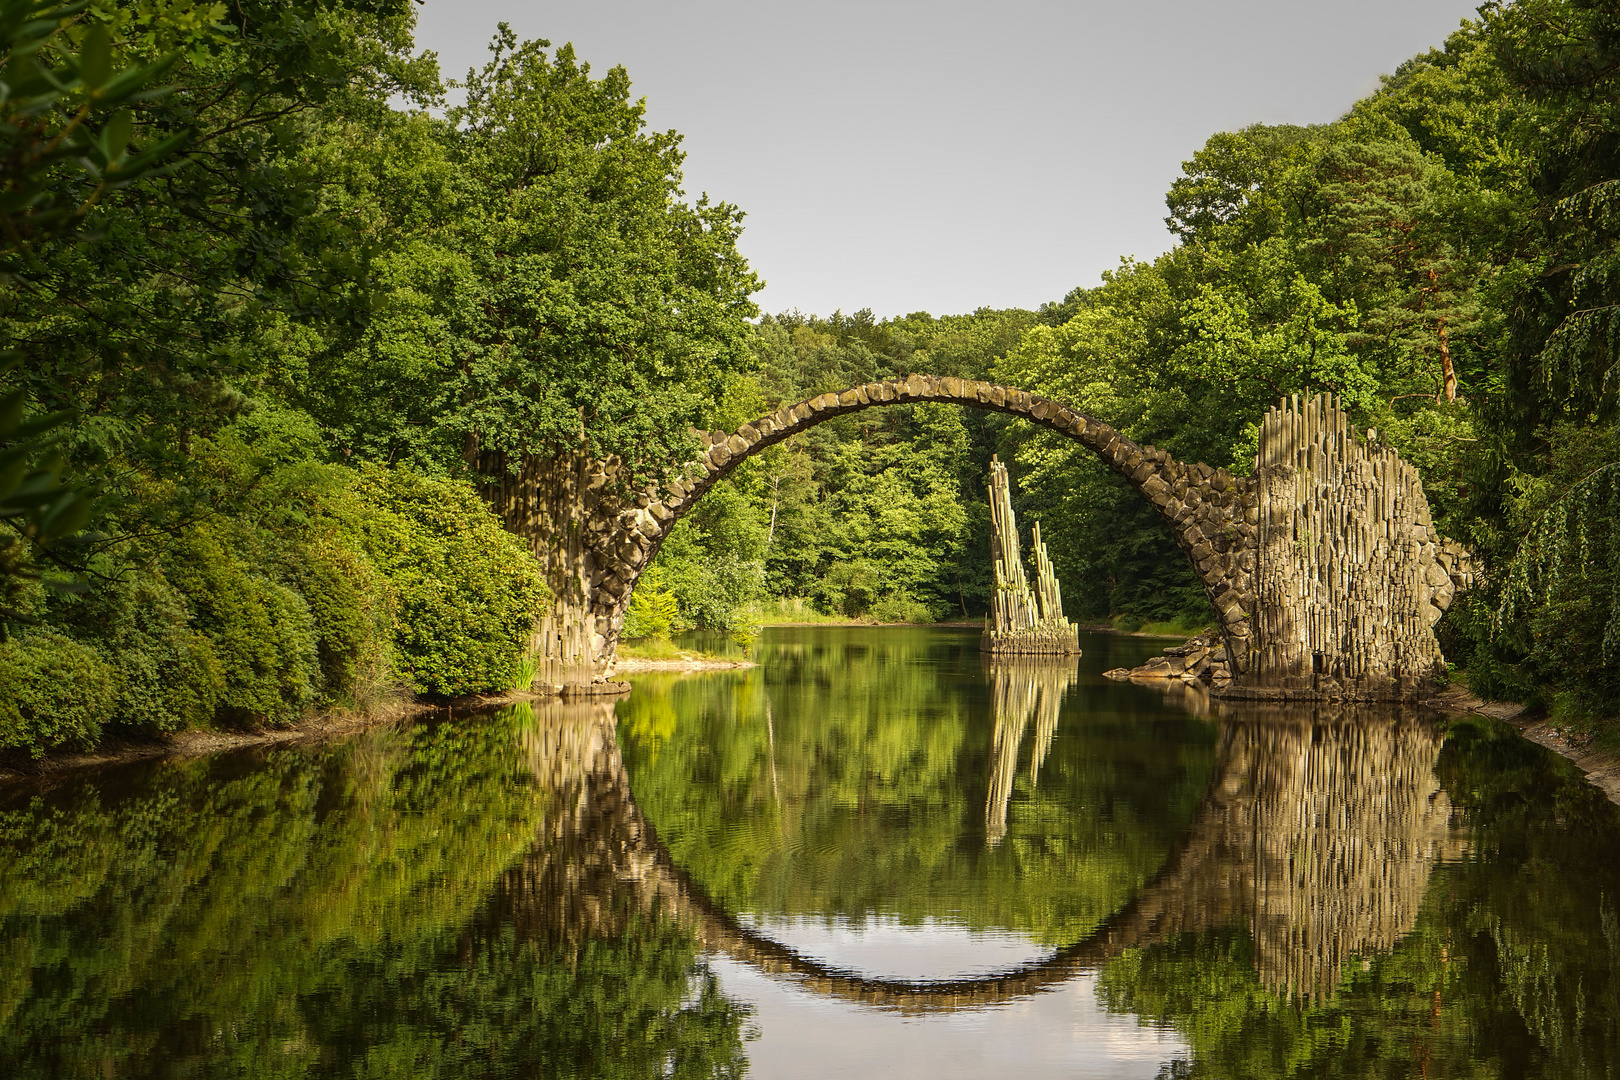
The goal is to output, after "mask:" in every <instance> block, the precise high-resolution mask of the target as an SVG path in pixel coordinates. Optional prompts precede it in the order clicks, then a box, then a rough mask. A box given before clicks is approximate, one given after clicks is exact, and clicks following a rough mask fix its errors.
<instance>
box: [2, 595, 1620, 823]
mask: <svg viewBox="0 0 1620 1080" xmlns="http://www.w3.org/2000/svg"><path fill="white" fill-rule="evenodd" d="M772 625H775V626H825V625H843V626H870V627H879V626H908V625H923V624H912V623H843V624H828V623H773V624H772ZM927 625H934V626H951V625H955V626H972V625H977V624H976V623H955V624H952V623H932V624H927ZM1081 629H1083V630H1090V631H1093V632H1099V633H1111V634H1119V635H1120V636H1128V637H1159V636H1161V635H1157V634H1152V635H1149V634H1142V633H1140V632H1135V631H1125V630H1114V629H1112V628H1110V627H1105V626H1082V627H1081ZM758 666H759V665H758V664H757V663H756V662H754V661H752V660H737V659H728V658H724V657H715V656H708V657H703V656H683V657H680V658H677V659H669V660H653V659H643V658H638V657H625V658H622V659H620V660H617V661H615V662H614V664H613V665H612V666H611V667H610V668H609V670H608V678H609V679H612V678H614V677H615V676H618V675H626V674H642V673H657V672H675V673H679V674H692V673H697V672H704V671H746V670H749V669H752V668H756V667H758ZM558 697H559V695H557V694H555V693H533V692H524V691H510V692H507V693H503V694H487V695H471V696H468V697H461V698H455V699H453V700H451V701H448V702H442V703H434V702H426V701H416V700H409V699H405V698H402V697H395V698H392V699H388V700H385V701H383V702H382V703H380V704H379V705H377V706H376V707H375V708H372V709H368V710H366V711H364V712H338V713H325V714H322V715H319V716H312V717H307V718H305V719H303V720H299V721H296V722H294V723H292V724H288V725H286V726H285V727H273V728H249V729H240V730H230V729H223V730H222V729H193V730H187V731H178V732H175V733H173V734H171V735H163V736H158V737H156V738H152V739H110V740H108V741H106V742H104V743H102V744H101V745H100V746H98V747H96V748H95V749H94V750H76V751H72V752H69V753H54V754H46V755H45V756H43V757H41V758H38V759H35V760H30V761H27V762H17V761H15V760H12V761H0V786H9V785H12V784H21V783H27V782H30V781H32V782H39V781H41V780H47V779H50V778H53V777H56V776H60V775H63V774H71V773H74V772H79V771H84V770H90V769H95V768H100V767H104V766H110V765H121V764H127V763H129V762H135V761H145V760H150V759H154V758H194V757H204V756H207V755H209V754H217V753H222V752H225V751H230V750H241V749H245V748H247V747H252V746H276V745H280V744H283V743H293V742H315V741H319V740H322V739H331V738H339V737H342V736H345V735H350V734H353V733H355V732H359V731H368V730H371V729H374V728H380V727H385V726H387V725H389V724H398V723H402V722H405V721H410V720H417V719H420V718H422V717H425V716H430V715H433V714H436V713H444V714H446V715H450V716H453V715H454V714H456V713H457V712H474V711H477V710H480V709H490V708H498V707H500V706H502V705H513V704H517V703H518V702H524V701H550V700H557V699H558ZM1419 704H1420V705H1422V706H1425V707H1429V708H1435V709H1439V710H1441V711H1443V712H1450V713H1473V714H1475V715H1478V716H1485V717H1488V718H1490V719H1492V720H1498V721H1501V722H1502V723H1505V724H1508V725H1510V726H1511V727H1513V728H1514V729H1515V730H1517V731H1518V732H1519V734H1520V735H1522V736H1523V737H1524V738H1526V739H1529V740H1530V741H1531V742H1533V743H1536V744H1537V745H1539V746H1543V747H1545V748H1546V749H1548V750H1551V751H1553V752H1554V753H1555V754H1558V755H1559V756H1561V757H1563V758H1565V759H1567V760H1568V761H1569V762H1570V763H1571V764H1573V765H1574V766H1575V767H1576V768H1578V769H1580V770H1581V771H1582V772H1583V773H1585V776H1586V779H1587V782H1588V783H1591V784H1592V785H1594V786H1595V787H1597V788H1598V789H1599V790H1601V791H1602V792H1603V793H1604V795H1606V796H1607V797H1608V799H1609V801H1610V802H1613V803H1615V804H1616V805H1620V753H1616V752H1614V751H1611V750H1607V749H1603V748H1597V747H1594V746H1592V745H1591V740H1587V741H1584V742H1580V741H1575V740H1572V739H1571V738H1570V736H1569V735H1568V734H1567V733H1565V732H1564V731H1563V730H1562V729H1560V728H1558V727H1557V726H1555V725H1554V724H1553V723H1552V722H1551V721H1550V720H1548V719H1547V718H1546V717H1544V716H1540V715H1533V714H1531V713H1530V711H1529V710H1528V709H1527V708H1526V707H1525V706H1523V705H1519V704H1515V703H1513V702H1505V701H1495V702H1493V701H1485V700H1484V699H1483V698H1479V697H1476V696H1474V695H1473V694H1472V693H1470V692H1469V691H1468V690H1466V689H1464V688H1463V687H1461V686H1458V685H1455V684H1454V685H1452V686H1449V687H1447V688H1446V689H1445V690H1443V691H1441V693H1439V694H1437V695H1436V696H1434V697H1432V698H1428V699H1425V700H1424V701H1422V702H1420V703H1419Z"/></svg>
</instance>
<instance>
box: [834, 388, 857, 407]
mask: <svg viewBox="0 0 1620 1080" xmlns="http://www.w3.org/2000/svg"><path fill="white" fill-rule="evenodd" d="M860 403H861V396H860V394H858V393H856V392H855V391H854V390H845V391H844V392H843V393H842V394H839V395H838V404H840V405H859V404H860Z"/></svg>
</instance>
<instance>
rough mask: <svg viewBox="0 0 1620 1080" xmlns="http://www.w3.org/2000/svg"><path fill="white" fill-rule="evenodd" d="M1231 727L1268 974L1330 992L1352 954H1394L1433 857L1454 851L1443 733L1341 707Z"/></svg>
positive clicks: (1286, 984) (1275, 985)
mask: <svg viewBox="0 0 1620 1080" xmlns="http://www.w3.org/2000/svg"><path fill="white" fill-rule="evenodd" d="M1234 726H1235V727H1236V730H1235V731H1234V737H1235V746H1234V751H1235V752H1236V753H1237V754H1239V755H1243V756H1246V757H1247V762H1246V766H1247V772H1248V777H1249V781H1250V783H1251V784H1252V791H1253V797H1252V800H1246V802H1247V806H1246V807H1244V811H1243V812H1242V813H1241V814H1240V815H1239V816H1245V817H1248V818H1249V820H1248V822H1247V823H1246V825H1247V828H1248V830H1250V835H1252V836H1253V838H1254V842H1253V852H1254V855H1253V859H1254V865H1253V869H1252V874H1253V879H1252V889H1253V899H1252V904H1253V907H1252V909H1251V916H1250V917H1251V923H1250V925H1251V928H1252V932H1253V938H1254V948H1255V963H1256V966H1257V967H1258V969H1259V974H1260V978H1261V981H1262V982H1263V983H1264V984H1265V985H1266V986H1268V987H1270V988H1271V989H1273V990H1275V991H1277V992H1279V993H1287V994H1291V995H1292V994H1297V995H1300V996H1302V997H1306V998H1314V997H1322V996H1325V995H1329V994H1331V993H1332V992H1333V990H1334V988H1335V987H1336V986H1337V984H1338V981H1339V978H1340V976H1341V973H1342V971H1343V968H1344V965H1345V963H1346V961H1347V960H1349V959H1350V958H1351V957H1368V956H1371V955H1375V954H1381V953H1387V952H1389V951H1390V950H1391V949H1393V948H1394V947H1395V945H1396V943H1397V942H1399V941H1400V939H1401V938H1402V937H1404V936H1405V935H1406V934H1407V933H1408V932H1409V931H1410V930H1411V929H1412V926H1413V925H1414V923H1415V922H1416V919H1417V913H1418V908H1419V906H1420V905H1421V904H1422V902H1423V894H1424V890H1425V889H1426V888H1427V885H1428V880H1429V873H1430V871H1431V869H1432V868H1433V866H1434V863H1435V862H1436V861H1437V860H1438V859H1440V858H1442V857H1445V856H1446V855H1448V854H1454V853H1455V852H1456V850H1457V841H1456V840H1455V839H1454V835H1453V833H1452V831H1451V829H1450V820H1451V803H1450V800H1449V799H1448V798H1447V797H1446V793H1445V792H1444V791H1443V790H1441V788H1440V783H1439V780H1438V778H1437V777H1436V776H1435V772H1434V764H1435V759H1436V757H1437V756H1438V754H1439V752H1440V745H1441V742H1442V741H1443V737H1442V734H1441V732H1440V731H1438V730H1437V729H1435V728H1434V727H1432V726H1430V725H1427V724H1424V723H1422V722H1419V721H1417V720H1415V719H1411V718H1406V719H1387V718H1382V717H1372V716H1356V717H1347V716H1343V715H1342V714H1341V715H1338V716H1336V717H1335V719H1334V720H1332V721H1331V722H1326V723H1323V722H1317V723H1305V724H1302V723H1297V722H1294V723H1290V722H1287V721H1283V722H1269V723H1268V722H1265V721H1261V722H1259V723H1253V722H1250V723H1244V724H1241V725H1234ZM1232 824H1233V825H1239V822H1236V821H1234V822H1232Z"/></svg>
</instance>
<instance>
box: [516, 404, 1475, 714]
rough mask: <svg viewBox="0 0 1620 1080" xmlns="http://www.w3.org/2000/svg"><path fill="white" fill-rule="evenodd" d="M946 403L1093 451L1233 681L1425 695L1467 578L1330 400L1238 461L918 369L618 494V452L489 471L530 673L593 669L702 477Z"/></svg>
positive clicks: (756, 429) (578, 677) (1333, 692)
mask: <svg viewBox="0 0 1620 1080" xmlns="http://www.w3.org/2000/svg"><path fill="white" fill-rule="evenodd" d="M915 402H942V403H947V404H954V405H962V406H966V407H969V408H977V409H988V410H993V411H996V412H1003V413H1008V414H1011V415H1013V416H1016V417H1019V418H1021V419H1024V420H1027V421H1029V422H1031V423H1033V424H1035V425H1037V426H1039V427H1043V428H1045V429H1047V430H1049V431H1053V432H1055V433H1057V434H1059V435H1061V436H1063V437H1064V438H1068V439H1072V440H1074V441H1075V442H1078V443H1079V444H1080V445H1082V446H1084V447H1086V448H1087V449H1088V450H1091V451H1092V452H1093V453H1095V454H1096V455H1097V456H1098V458H1099V459H1101V461H1102V462H1103V463H1104V464H1105V465H1106V466H1107V467H1108V468H1110V469H1112V470H1113V471H1114V472H1115V473H1117V474H1118V475H1120V476H1121V477H1123V478H1124V479H1125V481H1126V482H1127V483H1129V484H1130V485H1131V486H1132V487H1133V488H1135V489H1136V490H1137V491H1138V492H1139V493H1140V494H1141V495H1142V497H1143V498H1145V499H1146V500H1147V501H1148V502H1149V504H1150V505H1152V506H1153V508H1154V509H1155V510H1156V511H1157V512H1158V514H1159V516H1160V517H1161V518H1163V520H1164V521H1165V523H1166V525H1167V526H1168V528H1169V530H1170V533H1171V535H1172V536H1173V537H1174V538H1175V541H1176V543H1177V544H1178V545H1179V547H1180V548H1181V550H1182V551H1183V552H1184V553H1185V555H1186V557H1187V559H1188V561H1189V562H1190V563H1191V565H1192V567H1193V570H1194V572H1195V573H1196V575H1197V577H1198V580H1199V582H1200V583H1201V584H1202V585H1203V587H1204V592H1205V595H1206V596H1207V597H1208V598H1209V602H1210V604H1211V606H1212V607H1213V609H1214V611H1215V613H1216V614H1217V616H1218V619H1219V628H1220V633H1221V635H1222V637H1223V638H1224V640H1225V644H1226V648H1227V655H1228V657H1229V659H1230V663H1231V669H1232V674H1233V685H1232V687H1231V688H1230V690H1229V691H1228V692H1229V693H1233V694H1238V695H1249V696H1263V697H1264V696H1270V697H1322V698H1346V699H1390V698H1404V697H1413V696H1418V695H1421V694H1422V693H1424V692H1426V690H1427V689H1428V687H1429V686H1430V685H1431V684H1432V681H1433V676H1434V674H1435V672H1436V671H1437V670H1438V669H1439V667H1440V665H1441V664H1443V663H1444V660H1443V657H1442V656H1441V654H1440V649H1439V646H1438V644H1437V643H1436V641H1435V637H1434V633H1433V626H1434V624H1435V622H1436V621H1438V619H1439V618H1440V615H1441V614H1442V613H1443V612H1444V611H1445V609H1446V607H1447V605H1448V604H1449V603H1450V602H1451V599H1452V597H1453V595H1454V594H1455V592H1456V591H1457V589H1458V588H1461V587H1465V586H1466V584H1467V574H1466V571H1465V568H1464V565H1463V559H1462V555H1461V551H1460V549H1457V548H1455V546H1454V545H1448V544H1446V543H1444V542H1443V541H1442V539H1441V538H1440V537H1439V536H1438V534H1437V533H1436V532H1435V530H1434V525H1433V521H1432V520H1431V518H1430V514H1429V507H1428V502H1427V500H1426V498H1425V497H1424V494H1423V487H1422V483H1421V481H1420V480H1419V478H1418V476H1417V473H1416V471H1415V470H1414V469H1413V468H1412V467H1411V466H1410V465H1408V464H1407V463H1406V462H1404V461H1402V460H1401V459H1400V458H1399V456H1397V455H1396V453H1395V452H1394V451H1393V450H1392V449H1390V448H1388V447H1386V446H1383V445H1381V444H1379V443H1378V442H1377V441H1376V437H1375V435H1374V433H1371V432H1369V433H1368V434H1367V436H1366V437H1365V438H1363V437H1361V436H1360V435H1358V433H1356V432H1353V431H1352V430H1351V428H1350V425H1349V419H1348V417H1347V415H1346V414H1345V413H1344V411H1343V410H1342V409H1341V408H1340V407H1339V405H1338V403H1337V402H1335V401H1334V400H1333V399H1332V398H1330V397H1327V396H1321V397H1317V398H1315V399H1312V400H1307V401H1301V400H1300V399H1299V398H1298V397H1295V398H1294V399H1292V400H1290V401H1285V402H1284V403H1283V404H1282V405H1281V406H1280V407H1278V408H1275V409H1272V410H1270V411H1269V412H1268V413H1267V414H1266V416H1265V418H1264V421H1263V424H1262V427H1261V433H1260V446H1259V453H1258V455H1257V456H1256V460H1255V466H1254V470H1253V472H1252V474H1251V475H1249V476H1237V475H1233V474H1232V473H1231V472H1230V471H1229V470H1227V469H1225V468H1211V467H1210V466H1208V465H1202V464H1196V463H1188V462H1182V461H1177V460H1175V459H1174V458H1172V457H1171V456H1170V455H1169V454H1168V453H1166V452H1165V451H1163V450H1158V449H1155V448H1154V447H1152V446H1138V445H1136V444H1135V443H1133V442H1132V441H1131V440H1130V439H1127V438H1126V437H1125V436H1123V435H1121V434H1120V433H1119V432H1118V431H1116V430H1115V429H1114V428H1112V427H1110V426H1109V425H1108V424H1105V423H1103V422H1102V421H1100V420H1096V419H1094V418H1092V417H1090V416H1087V415H1085V414H1084V413H1081V412H1078V411H1077V410H1075V409H1072V408H1070V407H1068V406H1067V405H1064V404H1062V403H1060V402H1057V401H1053V400H1051V399H1049V398H1044V397H1041V396H1039V395H1036V394H1031V393H1029V392H1027V391H1024V390H1018V389H1015V388H1012V387H1007V386H998V385H995V384H992V383H986V382H977V381H973V380H967V379H957V378H939V377H934V376H928V375H911V376H908V377H906V378H904V379H892V380H888V381H884V382H872V383H866V384H864V385H862V386H856V387H853V388H851V389H848V390H845V391H842V392H840V393H827V394H821V395H819V396H817V397H814V398H811V399H809V400H807V401H801V402H798V403H797V404H793V405H784V406H782V407H781V408H779V409H777V410H776V411H775V412H773V413H771V414H769V415H767V416H762V417H760V418H759V419H757V420H755V421H753V422H752V423H748V424H744V425H742V427H740V428H738V429H737V430H736V431H734V432H720V431H716V432H709V433H707V434H705V435H704V436H703V451H702V453H701V454H700V455H699V456H698V458H697V460H696V461H693V462H691V463H688V464H687V465H685V466H683V467H681V468H680V469H677V470H675V471H674V473H673V475H671V476H670V478H669V479H668V480H667V481H665V482H664V483H662V484H656V485H653V486H650V487H649V488H647V489H646V490H645V491H643V492H641V493H640V494H639V495H637V496H635V497H634V498H631V499H626V498H624V497H623V496H622V495H620V494H619V489H618V486H617V484H616V483H615V480H616V473H617V464H616V462H614V461H611V460H610V461H605V462H604V461H593V460H591V459H588V458H585V457H583V456H574V457H564V458H557V459H531V460H529V461H528V462H526V463H525V465H524V467H523V469H522V471H521V472H520V473H519V474H518V475H516V476H508V475H506V474H505V472H504V470H500V469H491V470H489V473H490V474H492V475H493V476H494V478H493V479H492V480H491V481H490V485H489V486H488V487H487V488H486V492H487V494H488V496H489V497H490V499H491V501H492V502H493V503H494V505H495V506H496V507H497V508H498V510H499V511H500V512H501V514H502V516H503V517H504V519H505V522H506V525H507V527H508V528H509V529H511V530H512V531H514V532H516V533H518V534H519V535H522V536H525V537H527V538H528V539H529V540H530V542H531V543H532V544H533V545H534V550H535V552H536V554H537V556H538V557H539V558H540V559H541V561H542V563H543V564H544V565H545V567H546V571H547V575H548V579H549V581H550V584H551V586H552V590H553V592H554V594H555V596H556V600H555V602H554V605H553V607H552V609H551V610H550V611H548V612H547V613H545V615H544V617H543V618H542V620H541V624H540V627H539V629H538V631H537V632H536V640H535V643H534V651H535V652H536V654H537V655H538V656H539V657H540V658H541V661H542V665H541V667H542V670H541V674H540V678H541V680H542V681H544V682H550V683H552V684H563V685H566V684H570V683H582V682H586V683H588V682H591V681H593V680H600V679H601V677H602V675H603V673H604V672H605V670H606V668H607V666H608V665H609V663H611V661H612V658H613V655H614V651H615V649H616V647H617V644H618V637H619V631H620V629H621V627H622V626H623V624H624V617H625V614H626V612H627V611H628V609H629V602H630V594H631V591H632V590H633V589H634V588H635V584H636V581H637V579H638V578H639V577H640V575H641V573H642V571H643V570H645V569H646V567H647V566H648V564H649V563H650V562H651V560H652V558H653V556H654V555H655V554H656V553H657V551H658V548H659V546H660V545H661V544H662V543H663V542H664V540H665V538H667V537H668V536H669V532H670V529H671V528H672V527H673V526H674V524H675V523H676V522H677V521H679V520H680V518H681V517H682V516H683V515H684V514H685V513H686V512H687V511H688V510H690V509H691V508H692V506H693V505H694V504H695V503H696V501H697V500H698V499H699V498H701V497H702V496H703V494H704V492H706V491H707V490H708V489H709V488H710V487H711V486H713V484H714V483H715V482H716V481H717V480H719V479H720V478H721V477H724V476H725V475H726V474H727V473H728V472H730V471H731V470H732V469H734V468H736V467H737V465H738V464H739V463H741V462H742V461H744V460H746V459H747V458H748V457H750V456H751V455H753V454H756V453H758V452H759V451H761V450H763V449H764V448H766V447H769V446H772V445H775V444H776V443H779V442H782V441H783V440H785V439H788V438H791V437H792V436H794V435H796V434H798V433H800V432H802V431H806V430H808V429H809V428H811V427H814V426H815V425H817V424H820V423H823V422H825V421H826V420H829V419H831V418H832V417H835V416H841V415H844V414H846V413H852V412H859V411H861V410H863V409H869V408H874V407H880V406H885V405H895V404H907V403H915Z"/></svg>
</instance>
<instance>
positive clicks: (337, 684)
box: [286, 536, 394, 705]
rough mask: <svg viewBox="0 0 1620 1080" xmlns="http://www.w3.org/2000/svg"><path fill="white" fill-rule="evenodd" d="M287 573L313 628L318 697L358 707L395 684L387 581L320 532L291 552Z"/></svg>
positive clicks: (353, 551)
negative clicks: (307, 611)
mask: <svg viewBox="0 0 1620 1080" xmlns="http://www.w3.org/2000/svg"><path fill="white" fill-rule="evenodd" d="M288 562H289V565H288V566H287V568H286V574H287V576H288V578H289V579H290V580H291V583H292V584H293V585H294V586H295V587H296V588H297V590H298V592H299V594H300V595H301V596H302V597H303V599H304V602H305V603H306V604H307V605H308V607H309V612H310V616H311V617H312V618H313V620H314V626H315V655H316V664H317V668H318V671H319V697H320V700H321V701H322V702H323V703H339V702H341V703H344V704H348V705H361V704H365V703H366V702H368V701H371V700H373V699H375V698H376V697H377V696H378V695H379V694H380V693H381V692H382V691H383V690H385V689H386V688H387V687H388V686H389V684H390V683H392V682H393V649H392V642H391V636H392V633H393V611H394V605H393V601H392V598H391V597H390V595H389V587H388V582H387V580H386V579H385V578H384V577H383V575H382V574H381V573H380V572H379V571H378V570H377V568H376V567H375V566H374V565H372V562H371V560H370V559H368V558H367V557H366V555H365V553H364V552H363V551H360V550H358V548H357V546H350V545H347V544H344V543H343V542H341V541H340V540H339V539H337V538H336V537H327V536H322V537H318V538H316V539H314V540H312V541H310V542H308V543H305V544H302V545H300V546H298V548H297V549H296V550H295V551H293V552H291V553H290V557H289V559H288Z"/></svg>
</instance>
